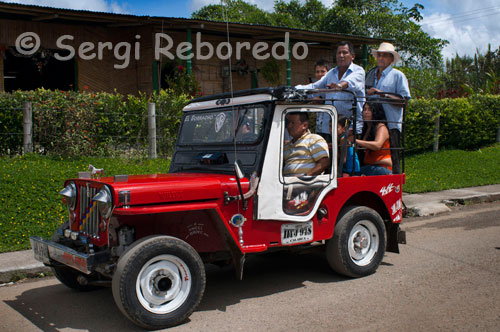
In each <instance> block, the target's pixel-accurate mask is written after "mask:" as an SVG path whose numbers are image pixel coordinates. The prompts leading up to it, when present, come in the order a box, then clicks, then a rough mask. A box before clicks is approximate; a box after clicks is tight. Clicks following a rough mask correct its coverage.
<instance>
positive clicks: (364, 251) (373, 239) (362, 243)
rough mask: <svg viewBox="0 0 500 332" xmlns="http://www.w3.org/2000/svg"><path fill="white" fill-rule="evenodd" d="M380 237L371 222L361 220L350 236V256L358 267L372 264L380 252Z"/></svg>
mask: <svg viewBox="0 0 500 332" xmlns="http://www.w3.org/2000/svg"><path fill="white" fill-rule="evenodd" d="M379 242H380V236H379V233H378V230H377V227H376V226H375V225H374V224H373V223H372V222H371V221H369V220H361V221H359V222H358V223H356V225H354V227H353V228H352V230H351V233H350V234H349V243H348V247H349V256H350V258H351V260H352V262H353V263H354V264H356V265H358V266H366V265H368V264H370V263H371V262H372V260H373V257H375V254H376V253H377V251H378V246H379Z"/></svg>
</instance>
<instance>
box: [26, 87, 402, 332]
mask: <svg viewBox="0 0 500 332" xmlns="http://www.w3.org/2000/svg"><path fill="white" fill-rule="evenodd" d="M303 97H304V96H303V93H301V92H300V91H297V90H295V89H291V88H276V89H257V90H250V91H239V92H235V93H233V94H223V95H217V96H213V97H202V98H198V99H195V100H193V101H192V102H191V103H190V104H188V105H187V106H186V107H185V109H184V115H183V118H182V124H181V128H180V131H179V136H178V140H177V143H176V147H175V152H174V154H173V156H172V161H171V166H170V171H169V173H168V174H153V175H116V176H114V177H104V178H100V177H99V176H95V174H90V173H88V172H82V173H79V178H75V179H70V180H67V181H66V183H65V188H64V189H63V190H62V191H61V195H62V196H63V197H64V198H63V200H64V201H65V203H66V205H67V207H68V211H69V217H68V221H67V222H66V223H64V224H63V225H62V226H61V227H60V228H59V229H58V230H57V232H56V233H55V234H54V236H53V238H52V239H51V240H50V241H49V240H45V239H42V238H40V237H32V238H31V245H32V247H33V250H34V254H35V257H36V258H37V259H38V260H40V261H42V262H44V263H45V264H46V265H48V266H51V267H52V269H53V271H54V274H55V276H56V277H57V279H59V281H61V282H62V283H63V284H64V285H66V286H68V287H70V288H73V289H77V290H90V289H93V288H96V287H99V286H106V285H108V286H109V285H111V286H112V293H113V297H114V299H115V302H116V304H117V306H118V307H119V308H120V310H121V311H122V312H123V314H124V315H125V316H126V317H128V318H129V319H130V320H131V321H133V322H134V323H135V324H137V325H139V326H142V327H145V328H150V329H158V328H165V327H169V326H173V325H176V324H179V323H181V322H183V321H184V320H185V319H186V318H187V317H188V316H189V315H190V314H191V313H192V312H193V310H195V308H196V307H197V305H198V304H199V303H200V301H201V298H202V296H203V292H204V289H205V266H204V264H205V263H217V264H219V263H232V264H233V265H234V267H235V270H236V273H237V277H238V278H242V276H243V265H244V262H245V258H246V257H247V256H249V255H252V254H257V253H264V252H271V251H275V250H284V249H291V248H293V249H307V248H311V247H312V246H322V247H324V250H325V252H326V258H327V261H328V264H329V265H330V266H331V268H332V269H333V270H334V271H335V272H337V273H340V274H343V275H346V276H350V277H362V276H366V275H369V274H371V273H373V272H375V270H376V269H377V267H378V266H379V264H380V262H381V261H382V259H383V256H384V253H385V251H386V250H387V251H391V252H399V251H398V243H404V241H405V236H404V235H405V234H404V232H402V231H400V229H399V223H400V222H401V220H402V213H403V206H402V185H403V183H404V175H385V176H351V177H340V176H339V175H338V173H339V174H341V173H342V171H340V172H339V171H338V170H341V169H342V166H343V165H342V164H343V159H344V158H338V156H337V155H338V154H339V155H344V154H345V151H342V150H343V149H345V146H344V147H340V148H339V147H338V146H337V145H338V144H337V135H336V130H337V125H336V124H337V111H336V109H335V108H334V107H333V106H332V105H316V104H311V103H309V102H308V101H305V100H304V98H303ZM353 107H355V106H353ZM297 111H298V112H307V113H308V114H309V115H310V121H311V127H314V124H313V121H314V119H315V117H316V116H317V115H318V114H320V113H323V114H326V115H327V116H328V117H329V118H330V121H331V124H332V126H331V128H332V133H331V134H332V135H331V136H332V139H331V142H329V144H330V146H331V156H330V157H331V158H330V159H331V160H332V162H331V165H330V167H329V169H328V170H327V171H326V172H324V173H323V174H321V175H318V176H310V177H306V176H302V177H289V176H284V175H283V153H282V151H283V146H284V141H285V140H286V128H285V115H286V114H287V113H289V112H297ZM354 114H355V112H354ZM354 122H355V121H354ZM93 173H95V172H93Z"/></svg>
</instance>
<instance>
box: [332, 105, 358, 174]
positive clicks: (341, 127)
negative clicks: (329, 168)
mask: <svg viewBox="0 0 500 332" xmlns="http://www.w3.org/2000/svg"><path fill="white" fill-rule="evenodd" d="M346 126H347V118H346V117H345V116H344V115H339V117H338V118H337V141H338V145H339V149H338V151H339V152H338V154H337V156H338V158H340V155H341V152H342V149H343V148H344V145H345V146H346V147H347V149H346V151H345V154H344V162H343V168H342V173H343V175H342V176H349V175H350V174H351V172H352V166H353V157H354V173H355V174H356V175H358V174H359V160H358V155H357V154H356V153H355V152H354V146H353V144H352V136H350V137H348V136H347V134H348V133H349V131H347V130H346ZM345 140H347V144H346V143H345Z"/></svg>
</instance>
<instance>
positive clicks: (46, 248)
mask: <svg viewBox="0 0 500 332" xmlns="http://www.w3.org/2000/svg"><path fill="white" fill-rule="evenodd" d="M30 242H31V247H32V248H33V253H34V255H35V259H37V260H39V261H41V262H43V263H46V264H51V261H57V262H59V263H62V264H64V265H68V266H70V267H72V268H74V269H77V270H79V271H81V272H83V273H86V274H90V273H91V269H90V268H91V267H93V266H92V262H89V259H91V258H89V257H90V256H89V255H87V254H85V253H81V252H77V251H75V250H73V249H71V248H68V247H66V246H63V245H61V244H59V243H55V242H52V241H48V240H44V239H42V238H41V237H38V236H32V237H30Z"/></svg>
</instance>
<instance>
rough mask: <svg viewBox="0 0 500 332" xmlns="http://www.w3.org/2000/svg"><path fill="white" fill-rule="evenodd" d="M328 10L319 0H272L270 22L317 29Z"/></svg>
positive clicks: (277, 24) (291, 26) (278, 24)
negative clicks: (272, 10)
mask: <svg viewBox="0 0 500 332" xmlns="http://www.w3.org/2000/svg"><path fill="white" fill-rule="evenodd" d="M327 11H328V8H326V7H325V6H324V5H323V3H321V2H320V1H319V0H306V1H305V2H302V1H299V0H291V1H289V2H286V1H284V0H278V1H275V2H274V12H273V13H271V16H270V18H271V23H272V24H273V25H276V26H285V27H289V28H296V29H307V30H319V29H320V22H322V20H323V17H324V16H325V13H326V12H327Z"/></svg>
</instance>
